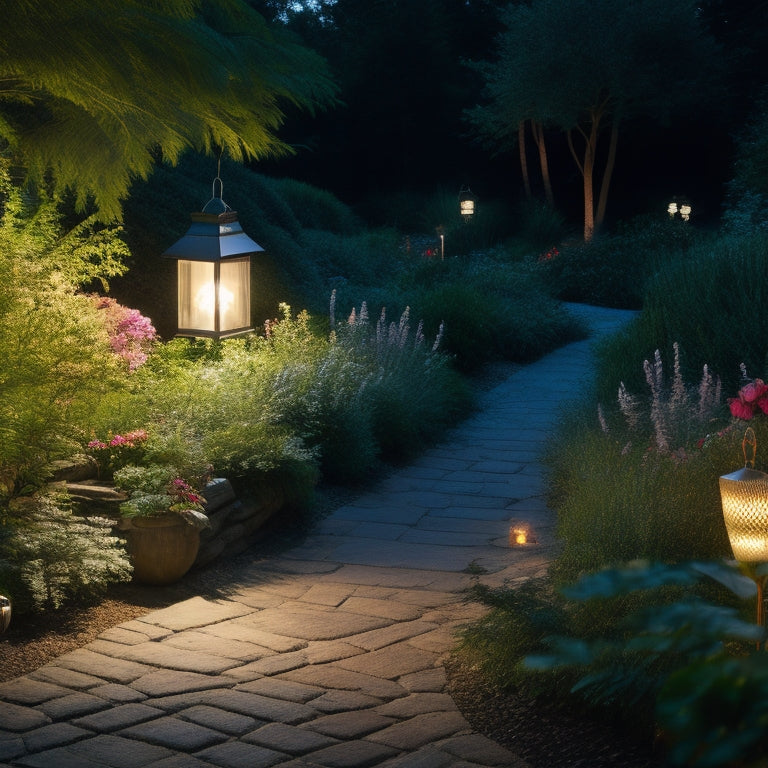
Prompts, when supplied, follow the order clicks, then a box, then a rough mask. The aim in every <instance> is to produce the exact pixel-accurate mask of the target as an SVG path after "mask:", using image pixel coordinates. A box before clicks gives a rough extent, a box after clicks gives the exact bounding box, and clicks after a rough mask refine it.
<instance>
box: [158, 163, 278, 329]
mask: <svg viewBox="0 0 768 768" xmlns="http://www.w3.org/2000/svg"><path fill="white" fill-rule="evenodd" d="M217 182H218V184H219V195H218V197H217V196H216V183H217ZM223 190H224V185H223V184H222V181H221V179H220V178H219V177H218V176H217V177H216V178H215V179H214V181H213V197H212V198H211V199H210V200H209V201H208V202H207V203H206V204H205V206H204V207H203V210H202V211H201V212H199V213H193V214H192V226H190V228H189V229H188V230H187V233H186V234H185V235H184V237H182V238H181V239H180V240H177V241H176V242H175V243H174V244H173V245H172V246H171V247H170V248H169V249H168V250H167V251H166V252H165V253H164V254H163V256H164V257H166V258H170V259H176V260H177V262H178V270H177V272H178V288H177V290H178V301H179V305H178V335H179V336H206V337H210V338H214V339H222V338H225V337H228V336H236V335H239V334H242V333H249V332H251V331H253V328H252V327H251V254H254V253H258V252H259V251H263V250H264V249H263V248H262V247H261V246H260V245H258V244H257V243H255V242H254V241H253V240H251V238H250V237H248V235H246V234H245V232H243V228H242V227H241V226H240V222H239V221H238V220H237V213H236V212H235V211H233V210H232V209H231V208H230V207H229V206H228V205H227V204H226V203H225V202H224V200H223V199H222V197H221V195H222V193H223Z"/></svg>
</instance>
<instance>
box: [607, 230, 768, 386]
mask: <svg viewBox="0 0 768 768" xmlns="http://www.w3.org/2000/svg"><path fill="white" fill-rule="evenodd" d="M767 246H768V234H756V235H753V236H749V237H735V236H722V237H720V238H718V239H717V240H715V241H712V242H710V243H709V244H706V245H700V246H698V247H696V248H693V249H692V250H691V252H690V254H689V256H688V257H687V258H684V259H679V260H676V261H672V262H670V263H669V264H668V265H667V266H666V267H665V268H664V269H663V270H660V271H659V272H658V273H657V274H656V275H655V276H654V278H653V279H652V280H651V281H650V282H649V284H648V288H647V291H646V295H645V301H644V304H643V310H642V312H641V314H640V316H639V317H638V319H637V320H636V321H635V322H634V323H633V324H632V325H631V326H629V327H628V328H627V329H626V330H625V331H624V332H623V333H620V334H619V335H617V336H616V337H615V338H613V339H611V340H608V341H606V342H605V343H604V344H603V345H601V347H600V349H599V350H598V376H597V380H598V382H599V386H600V396H601V397H602V398H604V397H606V393H611V392H614V393H615V391H616V389H617V388H618V386H619V382H620V381H624V383H625V384H626V385H627V387H629V388H630V389H635V390H637V389H639V387H640V386H641V385H642V379H643V373H642V369H639V368H638V366H637V363H636V361H637V360H642V359H643V358H650V357H652V356H653V352H654V350H655V349H660V350H661V353H662V355H663V356H664V357H667V358H668V357H671V355H672V344H673V342H678V343H679V344H680V347H681V349H683V350H685V359H684V360H683V373H684V375H685V376H686V378H690V377H691V376H694V375H696V372H698V371H701V369H702V367H703V366H704V364H705V363H706V364H708V365H709V368H710V370H712V371H716V372H717V373H718V374H719V375H720V376H721V377H722V379H723V385H724V386H725V387H727V388H733V389H735V388H736V385H737V381H738V379H739V377H740V376H741V374H740V364H741V363H745V364H746V366H747V369H748V371H749V372H750V373H751V374H752V375H755V372H758V373H759V372H762V370H763V367H764V366H765V362H766V347H765V339H766V337H768V317H767V316H766V314H765V313H764V312H762V311H760V309H761V307H764V306H766V305H767V304H768V287H767V286H766V284H765V281H764V280H762V279H759V277H758V276H759V275H762V274H765V271H766V269H768V247H767Z"/></svg>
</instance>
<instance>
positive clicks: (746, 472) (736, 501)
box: [720, 467, 768, 563]
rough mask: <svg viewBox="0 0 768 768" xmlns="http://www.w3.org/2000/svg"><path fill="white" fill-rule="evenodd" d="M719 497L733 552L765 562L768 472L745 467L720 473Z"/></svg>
mask: <svg viewBox="0 0 768 768" xmlns="http://www.w3.org/2000/svg"><path fill="white" fill-rule="evenodd" d="M720 498H721V501H722V505H723V518H724V519H725V527H726V530H727V531H728V538H729V539H730V542H731V549H732V550H733V556H734V557H735V558H736V559H737V560H740V561H741V562H744V563H763V562H768V475H767V474H765V473H764V472H760V471H759V470H756V469H750V468H748V467H745V468H744V469H740V470H739V471H738V472H732V473H731V474H730V475H723V476H722V477H721V478H720Z"/></svg>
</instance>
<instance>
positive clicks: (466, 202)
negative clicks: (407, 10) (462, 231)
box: [459, 188, 477, 221]
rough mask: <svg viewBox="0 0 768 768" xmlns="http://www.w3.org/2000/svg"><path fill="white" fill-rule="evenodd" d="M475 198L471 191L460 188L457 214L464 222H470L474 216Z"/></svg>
mask: <svg viewBox="0 0 768 768" xmlns="http://www.w3.org/2000/svg"><path fill="white" fill-rule="evenodd" d="M476 202H477V198H476V197H475V196H474V195H473V194H472V190H470V189H464V188H462V190H461V192H459V213H460V214H461V216H462V218H463V219H464V221H471V219H472V217H473V216H474V215H475V207H476V206H475V203H476Z"/></svg>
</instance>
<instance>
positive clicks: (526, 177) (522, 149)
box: [517, 120, 531, 200]
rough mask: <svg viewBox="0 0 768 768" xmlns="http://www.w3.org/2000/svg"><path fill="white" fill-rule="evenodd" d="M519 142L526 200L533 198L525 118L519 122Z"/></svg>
mask: <svg viewBox="0 0 768 768" xmlns="http://www.w3.org/2000/svg"><path fill="white" fill-rule="evenodd" d="M517 143H518V145H519V148H520V168H521V170H522V172H523V187H524V188H525V198H526V200H530V199H531V178H530V176H529V175H528V158H527V156H526V153H525V120H521V121H520V122H519V123H518V124H517Z"/></svg>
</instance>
